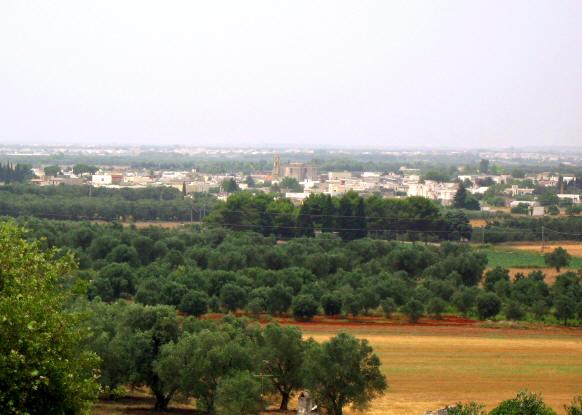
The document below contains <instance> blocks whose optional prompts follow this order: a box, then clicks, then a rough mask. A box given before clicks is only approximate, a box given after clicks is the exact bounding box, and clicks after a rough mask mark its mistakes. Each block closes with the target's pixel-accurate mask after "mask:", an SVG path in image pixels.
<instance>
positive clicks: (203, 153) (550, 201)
mask: <svg viewBox="0 0 582 415" xmlns="http://www.w3.org/2000/svg"><path fill="white" fill-rule="evenodd" d="M151 152H158V153H162V154H166V155H169V156H170V157H171V156H172V155H183V156H184V155H185V156H200V157H203V158H204V159H205V160H217V159H218V160H220V159H227V160H237V159H240V158H241V157H251V158H253V157H254V158H255V159H257V157H258V158H259V159H261V160H262V161H263V163H262V165H261V164H260V163H258V165H259V169H256V168H255V169H252V171H247V172H243V171H238V172H237V171H228V172H227V171H222V172H218V173H209V172H207V171H200V170H198V169H197V168H189V169H185V168H158V166H151V167H135V163H131V162H127V160H128V159H127V158H128V157H129V160H132V159H131V158H132V157H140V156H143V155H144V154H149V153H151ZM314 154H316V152H315V150H306V149H296V150H292V149H291V150H284V151H278V150H273V149H209V148H174V147H170V148H164V147H119V148H116V147H75V146H68V147H43V146H12V147H11V146H4V147H0V156H2V157H3V158H5V159H6V160H10V159H13V160H19V159H22V158H24V159H25V160H32V163H31V172H32V177H31V179H30V182H31V183H33V184H35V185H38V186H55V185H91V186H94V187H104V188H133V189H139V188H145V187H150V186H169V187H173V188H176V189H178V190H180V191H181V192H183V193H184V194H185V195H192V194H197V193H210V194H213V195H215V196H216V198H218V199H219V200H226V199H227V198H228V195H229V194H231V193H233V192H236V191H240V190H252V191H253V192H264V193H272V192H275V193H278V194H280V195H281V196H284V197H285V198H287V199H289V200H291V201H292V202H293V203H294V204H296V205H300V204H301V203H302V202H303V200H305V199H306V198H307V197H309V195H311V194H326V195H331V196H341V195H343V194H345V193H347V192H350V191H353V192H356V193H357V194H359V195H361V196H364V197H366V196H369V195H377V196H381V197H383V198H406V197H410V196H421V197H424V198H428V199H431V200H434V201H436V202H438V203H439V204H441V205H442V206H445V207H448V206H452V205H453V204H454V202H455V196H456V195H457V193H458V191H459V188H460V187H463V189H464V191H466V192H467V195H468V196H469V197H468V198H467V200H468V203H467V204H466V206H455V207H462V208H466V209H470V210H482V211H491V210H498V209H499V210H508V209H509V210H511V211H512V212H513V213H522V214H529V215H531V216H543V215H546V214H564V213H570V214H576V213H579V210H580V209H579V208H578V207H579V206H580V204H581V201H580V193H581V186H580V178H579V177H577V176H576V175H575V174H572V173H567V174H564V173H563V170H564V166H566V167H573V168H574V170H575V169H576V167H577V166H578V165H579V164H581V163H582V156H581V155H577V154H576V153H573V152H569V153H553V154H552V153H545V152H542V153H536V152H507V151H486V152H477V153H475V152H473V153H470V152H467V153H465V152H459V151H427V152H422V151H417V152H410V151H390V152H379V153H378V154H374V153H370V152H368V151H360V152H355V151H351V152H350V151H343V150H327V151H326V152H325V156H326V157H328V158H332V159H333V158H338V157H346V158H349V157H356V158H357V157H376V158H378V157H380V158H382V157H384V158H392V160H393V163H392V165H393V167H392V169H390V170H387V169H384V170H369V171H368V170H359V171H358V170H354V169H350V170H347V169H344V170H342V169H334V170H333V171H332V170H331V169H330V170H327V171H324V170H323V169H322V168H321V167H320V166H318V165H316V164H314V163H313V162H310V161H308V160H309V158H310V157H313V156H314ZM370 154H372V156H370ZM466 154H468V155H469V156H471V157H473V158H475V159H476V160H479V161H478V165H477V164H476V163H477V162H475V164H476V166H475V168H468V167H467V163H458V164H455V163H456V161H455V157H457V158H458V157H459V155H461V156H462V157H466ZM67 155H68V156H69V157H70V158H71V159H73V160H76V159H77V158H80V157H81V158H82V157H89V158H90V157H96V158H97V159H96V160H97V161H99V157H111V156H113V157H114V158H113V159H111V160H109V159H108V160H107V162H103V163H98V164H94V165H89V164H85V163H81V162H78V163H73V162H69V163H67V162H66V160H65V163H63V164H57V163H56V162H55V163H51V160H50V158H51V157H55V156H67ZM124 157H125V159H123V158H124ZM410 157H416V159H417V160H421V161H423V160H424V159H429V160H430V158H431V157H433V158H435V157H438V158H442V157H449V158H451V160H450V161H449V164H450V165H451V166H452V167H451V166H448V170H447V171H444V172H443V169H442V168H441V169H440V171H439V170H438V168H435V169H431V168H428V169H427V168H421V167H410V166H411V165H412V166H414V163H403V165H401V166H399V167H398V164H397V162H396V161H397V160H398V159H399V158H402V159H406V158H410ZM116 158H120V159H121V160H125V162H124V161H116ZM297 159H300V160H301V161H298V160H297ZM55 160H56V161H58V160H59V158H58V157H56V158H55ZM265 160H269V162H265ZM493 160H495V162H494V161H493ZM532 161H535V163H533V164H531V162H532ZM112 163H115V165H113V166H112V165H111V164H112ZM496 163H498V164H496ZM511 163H514V164H517V165H518V166H520V167H514V168H511ZM519 163H521V164H519ZM528 163H530V164H529V165H530V166H531V168H530V169H528V167H527V166H528ZM132 164H134V165H132ZM183 164H187V163H183ZM192 164H193V165H196V163H192ZM269 164H270V165H269ZM320 164H321V163H320ZM416 164H419V165H420V166H423V164H422V163H416ZM500 166H504V167H500ZM524 166H525V167H524ZM260 167H263V168H262V169H261V168H260ZM553 167H556V168H554V169H553ZM541 168H546V169H547V170H544V169H541ZM247 170H248V169H247Z"/></svg>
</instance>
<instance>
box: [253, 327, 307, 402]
mask: <svg viewBox="0 0 582 415" xmlns="http://www.w3.org/2000/svg"><path fill="white" fill-rule="evenodd" d="M261 356H262V358H263V361H264V366H263V370H264V371H265V373H267V374H268V375H270V379H271V382H272V383H273V387H274V388H275V389H276V390H277V391H278V392H279V394H280V395H281V404H280V406H279V409H280V410H281V411H286V410H287V409H288V405H289V399H290V397H291V394H292V393H293V391H295V390H297V389H299V388H301V387H302V386H303V371H302V370H303V361H304V357H305V345H304V342H303V340H302V338H301V331H299V330H298V329H297V328H296V327H291V326H288V327H283V326H280V325H278V324H273V323H271V324H268V325H267V326H266V327H265V329H264V331H263V346H262V352H261Z"/></svg>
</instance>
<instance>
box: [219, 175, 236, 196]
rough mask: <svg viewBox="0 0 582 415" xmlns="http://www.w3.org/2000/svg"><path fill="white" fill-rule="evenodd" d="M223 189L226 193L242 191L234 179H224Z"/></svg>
mask: <svg viewBox="0 0 582 415" xmlns="http://www.w3.org/2000/svg"><path fill="white" fill-rule="evenodd" d="M222 189H223V190H224V191H225V192H226V193H235V192H238V191H240V187H239V186H238V184H237V182H236V181H235V180H234V179H233V178H232V177H231V178H230V179H224V180H223V181H222Z"/></svg>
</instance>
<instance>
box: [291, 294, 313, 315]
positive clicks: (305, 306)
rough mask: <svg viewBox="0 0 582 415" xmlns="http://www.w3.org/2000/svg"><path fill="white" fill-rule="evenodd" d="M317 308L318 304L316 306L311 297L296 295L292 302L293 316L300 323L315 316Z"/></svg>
mask: <svg viewBox="0 0 582 415" xmlns="http://www.w3.org/2000/svg"><path fill="white" fill-rule="evenodd" d="M318 306H319V304H317V301H315V299H314V298H313V296H312V295H309V294H303V295H298V296H297V297H295V299H294V300H293V305H292V309H293V316H294V317H295V319H296V320H300V321H308V320H311V319H312V318H313V316H315V315H316V314H317V308H318Z"/></svg>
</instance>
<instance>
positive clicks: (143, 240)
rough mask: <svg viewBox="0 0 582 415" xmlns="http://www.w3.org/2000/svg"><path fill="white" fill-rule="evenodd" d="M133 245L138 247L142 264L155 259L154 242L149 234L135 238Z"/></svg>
mask: <svg viewBox="0 0 582 415" xmlns="http://www.w3.org/2000/svg"><path fill="white" fill-rule="evenodd" d="M132 245H133V247H134V248H135V249H136V251H137V255H138V257H139V261H140V263H141V264H142V265H147V264H149V263H150V262H151V261H153V260H154V255H153V254H154V242H153V241H152V240H151V239H150V238H148V237H147V236H138V237H137V238H134V239H133V241H132Z"/></svg>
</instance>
